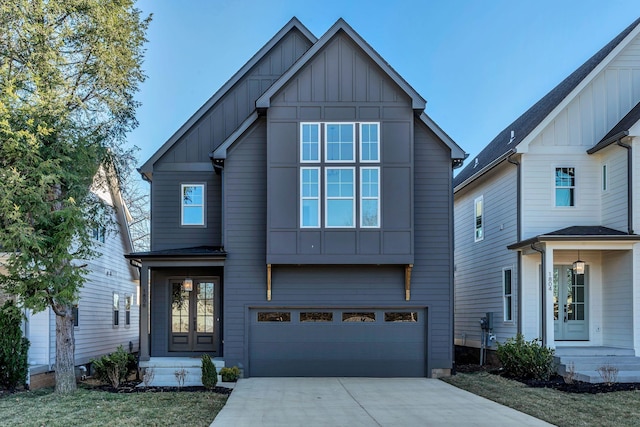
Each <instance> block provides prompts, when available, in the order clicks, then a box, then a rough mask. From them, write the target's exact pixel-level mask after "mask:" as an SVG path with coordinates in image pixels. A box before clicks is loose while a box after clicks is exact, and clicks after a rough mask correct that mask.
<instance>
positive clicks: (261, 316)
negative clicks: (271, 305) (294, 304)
mask: <svg viewBox="0 0 640 427" xmlns="http://www.w3.org/2000/svg"><path fill="white" fill-rule="evenodd" d="M258 322H291V312H288V311H260V312H258Z"/></svg>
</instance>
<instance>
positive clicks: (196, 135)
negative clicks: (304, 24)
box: [154, 28, 311, 183]
mask: <svg viewBox="0 0 640 427" xmlns="http://www.w3.org/2000/svg"><path fill="white" fill-rule="evenodd" d="M309 47H311V42H310V41H309V40H308V39H307V38H306V37H305V36H304V35H302V33H300V31H299V30H298V29H295V28H294V29H293V30H291V31H290V32H289V33H288V34H286V35H285V36H284V37H283V38H282V39H281V40H280V41H279V42H278V43H277V44H276V45H275V46H274V47H273V48H272V49H271V50H270V51H269V52H268V53H267V54H266V55H265V56H264V57H263V58H262V59H261V60H260V61H258V63H257V64H255V65H254V66H253V67H252V68H251V69H250V70H249V71H248V72H247V73H246V74H245V75H244V76H243V77H242V78H241V79H240V80H239V81H238V82H237V83H236V84H235V85H234V86H233V87H232V88H231V89H230V90H228V91H227V92H226V93H225V94H224V95H223V96H222V97H221V98H220V99H219V100H218V102H216V104H215V105H214V106H213V107H212V108H211V109H210V110H209V111H208V112H207V113H206V114H205V115H204V116H203V117H202V118H201V119H200V120H198V122H197V123H196V124H194V126H192V127H191V128H190V129H189V130H188V131H187V132H186V133H185V134H184V135H183V136H182V137H181V138H180V139H179V140H178V141H177V142H176V143H175V144H174V145H173V146H172V148H171V149H169V150H168V151H167V152H166V153H165V154H164V155H163V156H162V157H161V158H160V159H159V160H158V161H157V162H156V165H162V164H164V163H191V162H207V161H209V153H211V152H212V151H213V150H214V149H215V148H216V147H217V146H218V145H219V144H221V143H222V142H223V141H224V140H225V139H226V138H227V137H229V135H231V134H232V133H233V132H234V131H235V130H236V129H237V128H238V126H240V124H241V123H242V122H243V121H244V120H245V119H246V118H247V117H249V115H250V114H251V112H253V111H254V110H255V102H256V99H258V98H259V97H260V95H262V94H263V93H264V92H265V91H266V90H267V89H268V88H269V87H270V86H271V85H272V84H273V83H274V82H275V81H276V80H277V79H278V78H279V77H280V76H281V75H282V73H284V72H285V71H286V70H287V69H289V68H290V67H291V65H292V64H293V63H294V62H295V61H297V60H298V59H299V58H300V57H301V56H302V55H303V54H304V53H305V52H306V51H307V50H308V49H309ZM156 165H154V183H155V170H156Z"/></svg>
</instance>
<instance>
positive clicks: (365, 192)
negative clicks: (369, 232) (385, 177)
mask: <svg viewBox="0 0 640 427" xmlns="http://www.w3.org/2000/svg"><path fill="white" fill-rule="evenodd" d="M360 226H361V227H367V228H369V227H380V168H362V169H360Z"/></svg>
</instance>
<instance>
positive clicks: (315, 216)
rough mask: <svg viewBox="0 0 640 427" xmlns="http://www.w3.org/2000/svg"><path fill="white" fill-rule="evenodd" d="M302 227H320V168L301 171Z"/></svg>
mask: <svg viewBox="0 0 640 427" xmlns="http://www.w3.org/2000/svg"><path fill="white" fill-rule="evenodd" d="M300 187H301V188H300V194H301V195H302V201H301V203H300V218H301V224H300V226H301V227H303V228H304V227H320V168H302V169H300Z"/></svg>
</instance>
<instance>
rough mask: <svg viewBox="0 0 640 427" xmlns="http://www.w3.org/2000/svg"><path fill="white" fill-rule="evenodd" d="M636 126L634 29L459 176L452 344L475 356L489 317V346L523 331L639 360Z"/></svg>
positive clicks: (568, 350)
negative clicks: (479, 210)
mask: <svg viewBox="0 0 640 427" xmlns="http://www.w3.org/2000/svg"><path fill="white" fill-rule="evenodd" d="M639 119H640V20H637V21H635V22H634V23H633V24H632V25H630V26H629V27H627V28H626V29H625V30H624V31H623V32H622V33H620V34H619V35H618V36H617V37H616V38H615V39H614V40H612V41H611V42H610V43H609V44H607V45H606V46H605V47H604V48H602V49H601V50H600V51H599V52H597V53H596V54H595V55H594V56H593V57H592V58H590V59H589V60H588V61H587V62H586V63H585V64H583V65H582V66H581V67H579V68H578V69H577V70H576V71H575V72H574V73H572V74H571V75H570V76H569V77H567V78H566V79H565V80H564V81H562V82H561V83H560V84H559V85H558V86H556V87H555V88H554V89H553V90H552V91H551V92H549V93H548V94H547V95H545V96H544V97H543V98H542V99H541V100H540V101H539V102H537V103H536V104H535V105H534V106H532V107H531V108H530V109H529V110H528V111H526V112H525V113H524V114H523V115H522V116H521V117H519V118H518V119H516V121H514V122H513V123H511V124H510V125H509V126H507V127H506V128H505V129H504V130H503V131H502V132H501V133H500V134H498V136H496V138H495V139H494V140H493V141H491V142H490V143H489V145H487V147H485V149H484V150H483V151H482V152H481V153H480V154H479V155H478V156H477V158H476V159H472V160H471V161H470V162H469V163H468V166H467V167H466V168H465V169H463V170H462V171H461V172H460V173H459V174H458V175H457V176H456V178H455V179H454V187H455V188H454V192H455V201H454V205H455V218H456V219H455V243H456V248H455V271H456V273H455V288H456V301H455V307H456V312H455V341H456V345H458V346H464V347H473V348H479V347H481V340H480V336H481V329H480V324H479V320H480V318H481V317H483V316H484V315H485V313H487V312H491V313H493V317H494V325H493V330H492V331H491V333H490V334H487V335H488V336H490V337H491V339H490V340H486V341H485V342H484V344H486V345H487V347H488V348H493V349H495V341H497V342H503V341H504V340H505V339H507V338H509V337H512V336H514V335H515V334H516V333H518V332H520V333H523V334H524V336H525V338H526V339H528V340H531V339H534V338H538V339H540V340H542V342H543V343H544V345H546V346H548V347H551V348H555V349H556V352H557V354H559V355H567V354H572V353H580V354H582V355H584V354H589V352H591V353H593V354H594V355H595V354H598V355H601V354H609V353H616V354H618V353H619V354H624V355H628V356H640V329H639V328H638V326H640V304H639V302H640V297H639V295H640V270H639V269H638V259H639V257H640V236H639V235H637V234H636V233H635V230H636V226H638V225H639V224H640V222H639V221H640V216H639V215H640V211H639V209H640V206H638V200H639V198H640V187H639V186H638V185H635V181H636V180H635V177H636V176H640V175H638V174H640V157H639V156H640V154H639V151H640V139H639V138H640V125H639V124H638V120H639ZM480 196H482V198H483V210H484V212H483V217H482V224H483V228H484V230H483V237H482V239H480V240H479V239H477V238H474V228H477V227H478V220H477V218H473V217H472V213H473V206H474V201H475V200H477V198H478V197H480ZM634 260H635V261H634ZM576 261H583V262H584V263H585V270H584V272H581V271H579V270H578V269H576V265H575V262H576ZM508 269H512V271H510V272H507V273H505V271H506V270H508ZM505 280H509V281H510V283H509V284H505ZM509 304H512V305H513V306H512V307H508V306H509ZM576 349H579V351H578V350H576ZM585 352H586V353H585ZM561 369H562V365H561ZM638 371H639V373H640V364H639V365H638ZM584 379H587V380H594V381H595V380H597V379H594V378H593V377H591V378H589V374H588V373H587V374H585V377H584Z"/></svg>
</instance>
